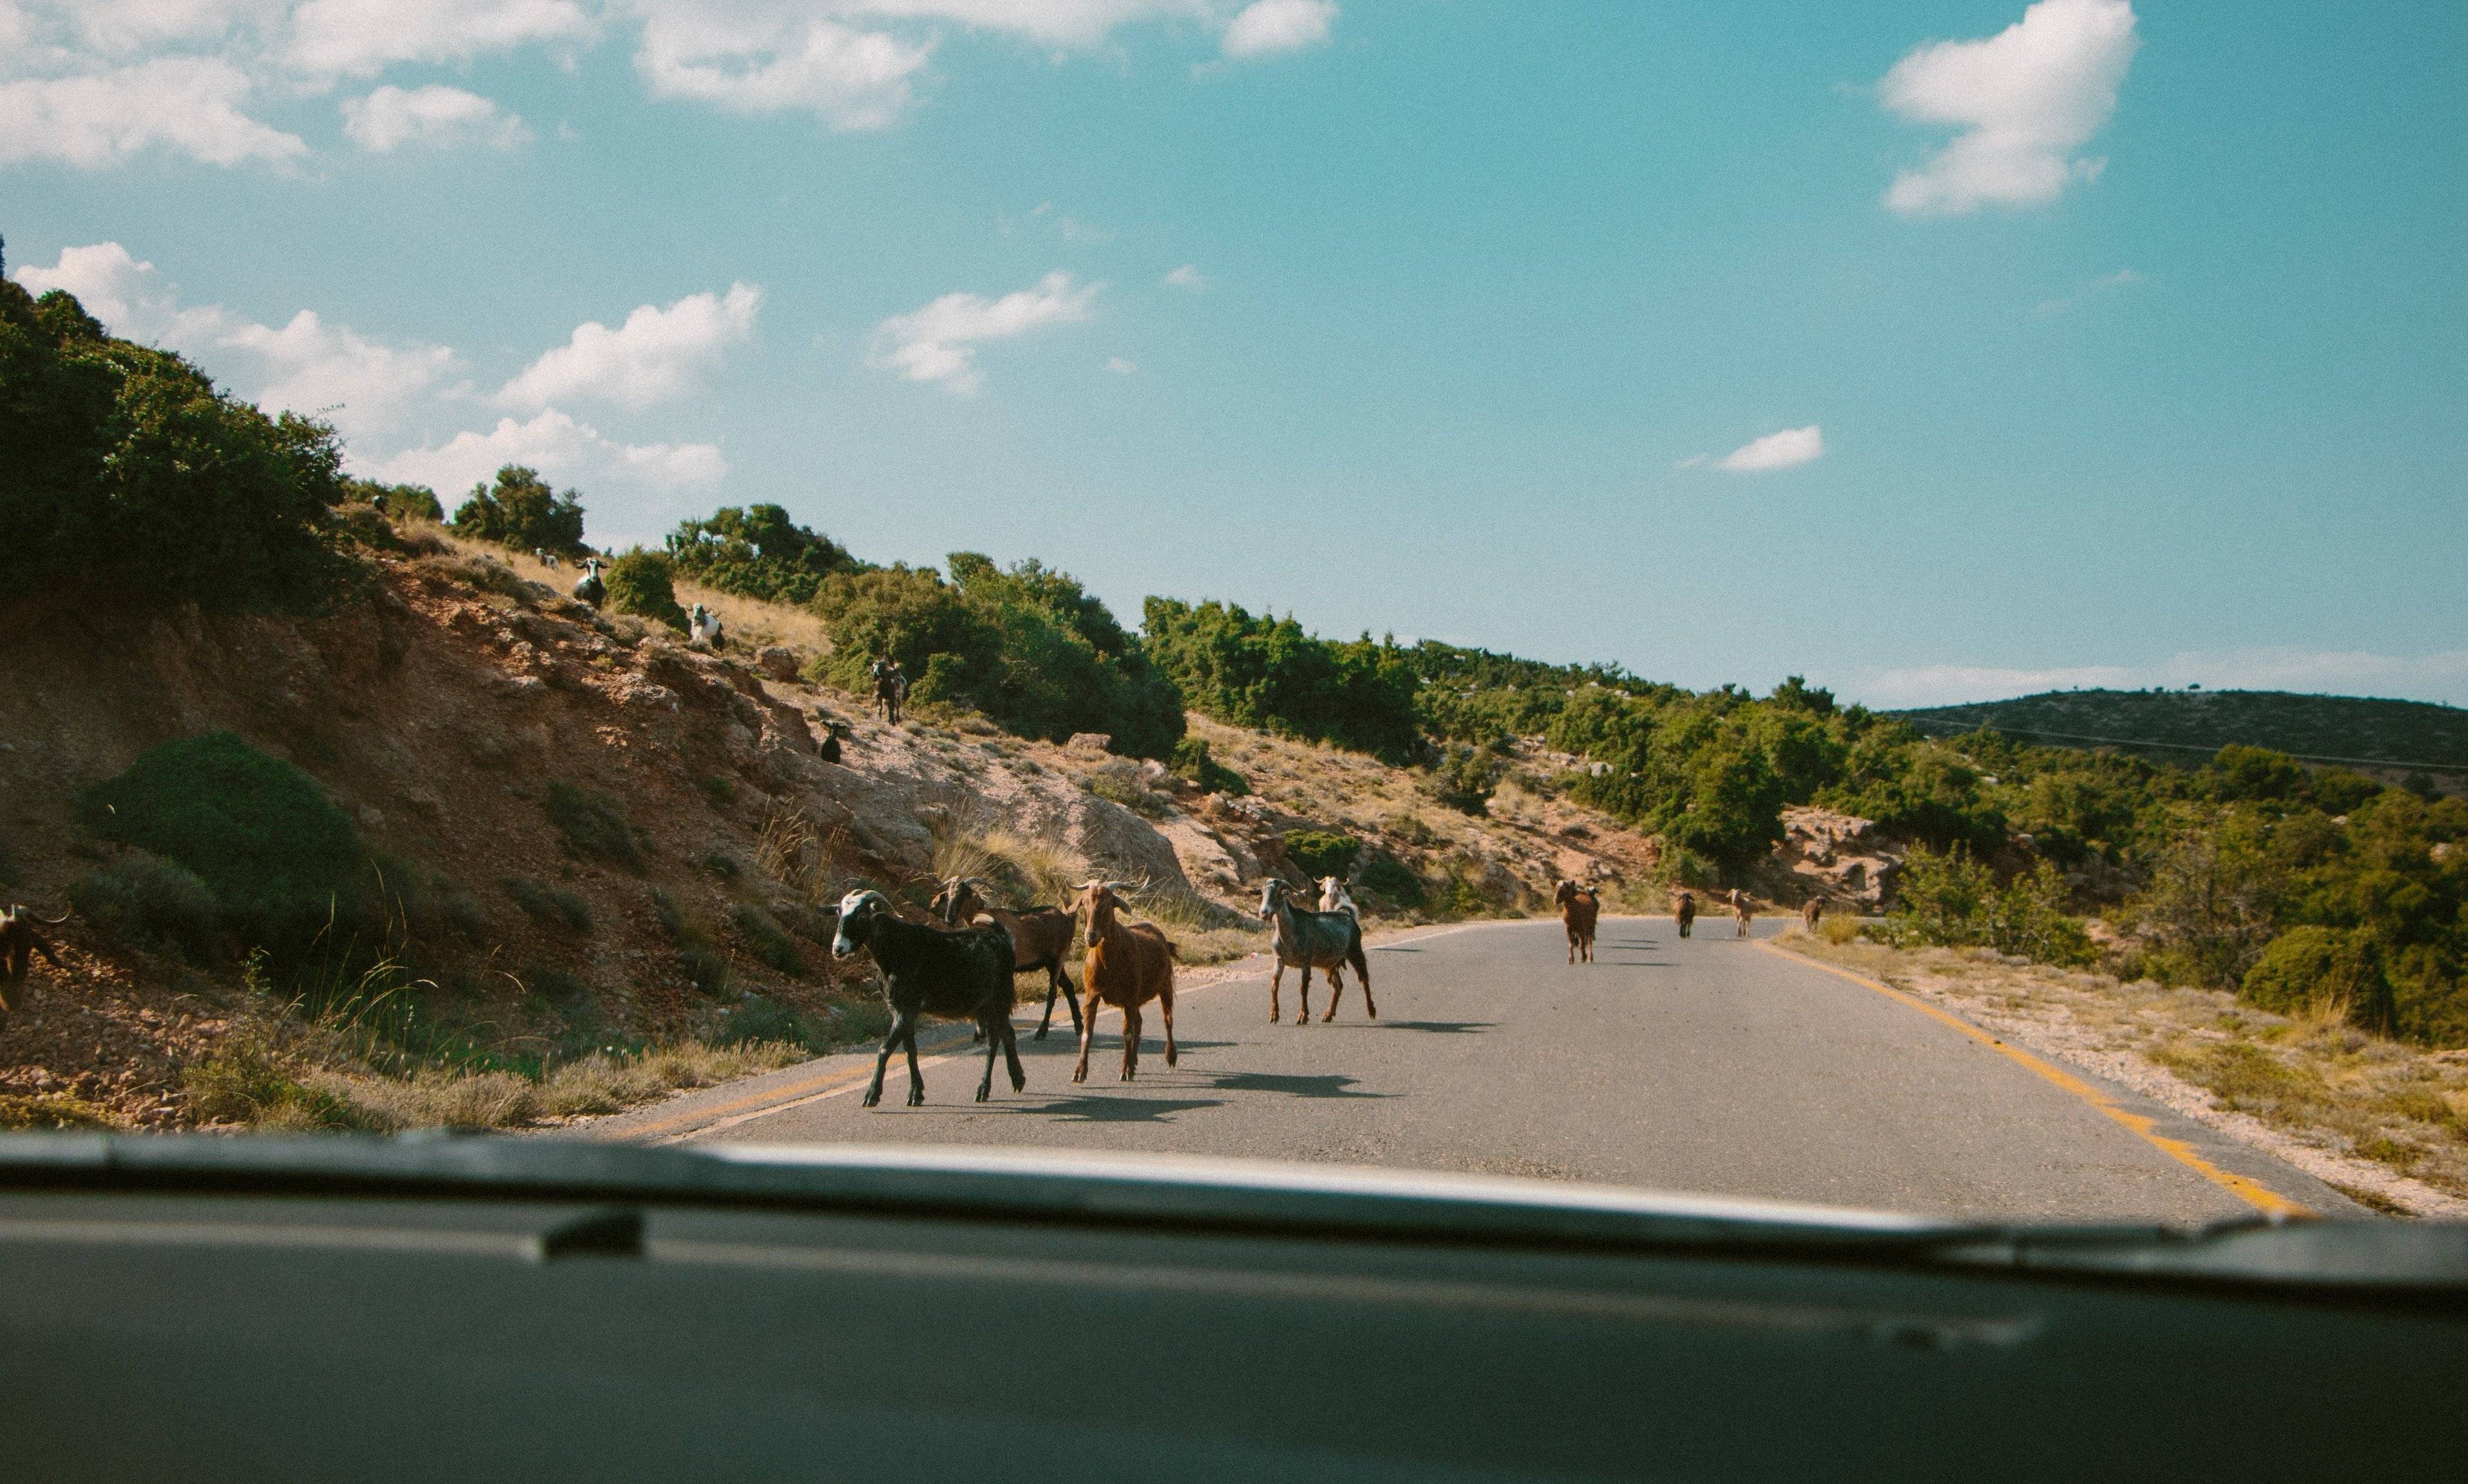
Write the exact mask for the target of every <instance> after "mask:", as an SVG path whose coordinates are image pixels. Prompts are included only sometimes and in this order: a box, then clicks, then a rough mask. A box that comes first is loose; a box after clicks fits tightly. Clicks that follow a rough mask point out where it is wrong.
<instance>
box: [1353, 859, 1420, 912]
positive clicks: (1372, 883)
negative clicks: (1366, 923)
mask: <svg viewBox="0 0 2468 1484" xmlns="http://www.w3.org/2000/svg"><path fill="white" fill-rule="evenodd" d="M1356 884H1357V885H1358V886H1359V887H1360V889H1361V892H1362V895H1363V896H1365V897H1368V898H1372V899H1375V900H1378V901H1382V902H1388V903H1390V904H1392V905H1395V906H1400V907H1412V908H1420V907H1422V906H1423V905H1424V904H1425V903H1426V902H1428V901H1429V899H1430V894H1429V893H1428V891H1427V890H1426V889H1425V887H1424V885H1423V879H1422V878H1421V877H1419V876H1416V875H1415V874H1414V873H1413V872H1412V871H1410V870H1408V869H1407V868H1406V867H1405V863H1404V862H1403V861H1401V860H1399V859H1398V858H1397V857H1396V856H1391V855H1387V854H1385V853H1384V852H1383V853H1382V854H1380V855H1376V856H1372V857H1371V858H1370V859H1369V860H1368V861H1366V862H1364V863H1363V867H1362V879H1361V880H1360V881H1359V882H1357V883H1356Z"/></svg>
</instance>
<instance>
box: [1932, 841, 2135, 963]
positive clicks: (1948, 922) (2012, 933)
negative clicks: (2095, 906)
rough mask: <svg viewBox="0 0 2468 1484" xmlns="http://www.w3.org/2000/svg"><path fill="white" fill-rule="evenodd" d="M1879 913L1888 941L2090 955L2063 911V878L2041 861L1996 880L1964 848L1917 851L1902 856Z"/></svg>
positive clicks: (2067, 958)
mask: <svg viewBox="0 0 2468 1484" xmlns="http://www.w3.org/2000/svg"><path fill="white" fill-rule="evenodd" d="M1894 897H1895V901H1894V908H1893V910H1892V911H1891V912H1890V913H1888V914H1887V915H1886V918H1885V935H1886V939H1887V941H1888V942H1891V943H1893V944H1896V945H1898V946H1908V945H1912V944H1932V945H1937V946H1940V947H1991V948H1995V949H1996V950H1997V951H1998V952H2000V953H2006V954H2012V955H2015V956H2018V957H2022V958H2028V959H2031V960H2033V961H2034V962H2037V963H2043V964H2059V965H2068V966H2078V965H2083V964H2088V963H2090V962H2091V961H2092V960H2093V959H2094V958H2095V957H2096V956H2097V955H2096V954H2095V953H2094V952H2093V950H2092V948H2091V938H2090V935H2089V934H2087V933H2086V932H2084V930H2083V925H2082V923H2081V921H2080V920H2079V919H2077V918H2075V917H2074V916H2072V915H2071V914H2070V913H2068V911H2067V910H2066V903H2065V882H2064V881H2063V879H2061V878H2059V876H2058V875H2057V870H2056V867H2055V866H2053V865H2050V864H2048V863H2047V862H2045V861H2043V862H2041V864H2040V866H2039V868H2038V869H2037V870H2035V871H2031V872H2027V873H2024V874H2022V875H2019V876H2016V877H2015V878H2014V879H2012V880H2010V881H2007V882H2006V883H2004V884H2003V885H2001V886H2000V885H1999V884H1998V880H1997V873H1996V872H1995V871H1993V870H1991V869H1990V868H1989V867H1988V866H1987V865H1986V864H1984V863H1983V862H1980V861H1977V860H1974V859H1972V858H1971V856H1970V854H1969V853H1968V852H1966V851H1962V850H1955V851H1952V852H1947V853H1943V854H1940V853H1938V852H1935V851H1929V850H1919V851H1914V852H1912V853H1911V855H1910V857H1909V858H1908V859H1907V860H1905V861H1904V862H1903V871H1902V875H1901V877H1900V878H1899V879H1898V880H1897V882H1896V885H1895V888H1894Z"/></svg>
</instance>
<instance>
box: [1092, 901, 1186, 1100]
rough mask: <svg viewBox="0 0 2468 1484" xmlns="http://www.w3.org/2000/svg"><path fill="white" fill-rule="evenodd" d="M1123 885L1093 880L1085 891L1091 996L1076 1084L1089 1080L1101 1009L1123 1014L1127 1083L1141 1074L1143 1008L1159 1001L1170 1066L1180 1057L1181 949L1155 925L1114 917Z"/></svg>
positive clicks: (1124, 1063)
mask: <svg viewBox="0 0 2468 1484" xmlns="http://www.w3.org/2000/svg"><path fill="white" fill-rule="evenodd" d="M1121 886H1122V883H1121V882H1119V881H1090V882H1089V883H1088V884H1086V885H1085V886H1083V887H1082V888H1080V898H1079V901H1077V902H1074V903H1073V910H1074V912H1075V913H1076V914H1077V915H1079V917H1080V918H1081V919H1082V921H1083V922H1084V923H1085V925H1086V926H1087V933H1086V942H1087V945H1088V956H1087V957H1086V958H1085V959H1083V960H1081V963H1080V985H1081V989H1082V991H1083V992H1084V993H1085V994H1086V996H1087V1001H1086V1004H1085V1007H1084V1008H1085V1014H1084V1015H1082V1016H1081V1017H1080V1065H1079V1068H1078V1069H1077V1070H1075V1071H1074V1072H1072V1074H1071V1080H1072V1081H1073V1082H1075V1083H1081V1082H1086V1081H1087V1080H1088V1045H1089V1043H1090V1042H1091V1041H1093V1040H1095V1039H1096V1038H1097V1007H1098V1006H1099V1005H1101V1004H1106V1005H1112V1006H1114V1007H1115V1008H1117V1009H1119V1010H1121V1011H1122V1013H1123V1081H1125V1082H1130V1081H1131V1079H1133V1078H1134V1077H1137V1076H1138V1075H1139V1070H1140V1007H1141V1006H1142V1005H1145V1004H1147V1003H1148V1002H1149V1001H1150V1000H1153V999H1154V1000H1155V1001H1156V1002H1157V1010H1158V1012H1159V1014H1161V1015H1162V1016H1164V1017H1165V1064H1166V1065H1168V1066H1172V1065H1174V1064H1175V1062H1177V1061H1178V1060H1179V1059H1180V1054H1179V1053H1178V1052H1177V1051H1176V1050H1175V1045H1174V960H1175V954H1176V951H1177V950H1176V948H1175V946H1174V944H1173V943H1171V942H1170V941H1168V940H1167V938H1166V935H1165V934H1164V933H1162V932H1160V931H1158V930H1157V928H1156V926H1155V925H1154V924H1150V923H1131V924H1128V925H1127V924H1124V923H1122V922H1120V921H1118V920H1116V918H1115V916H1114V914H1115V913H1116V911H1117V910H1119V909H1120V908H1121V906H1122V902H1121V900H1120V899H1119V898H1117V897H1116V896H1115V895H1114V893H1115V892H1116V891H1117V890H1120V889H1121Z"/></svg>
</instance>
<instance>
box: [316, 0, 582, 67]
mask: <svg viewBox="0 0 2468 1484" xmlns="http://www.w3.org/2000/svg"><path fill="white" fill-rule="evenodd" d="M289 32H290V35H289V44H288V45H287V46H286V48H285V50H284V59H285V60H286V62H287V63H289V64H290V65H291V66H292V67H294V68H296V69H298V70H299V71H301V72H303V73H306V74H308V75H309V76H310V77H354V78H356V77H369V76H372V75H374V74H376V73H377V72H379V71H382V70H383V69H384V68H386V67H388V66H391V65H392V64H394V63H396V62H415V61H417V62H440V61H468V60H469V59H470V58H472V57H481V56H487V55H490V54H492V53H496V52H504V51H511V50H513V49H514V48H515V47H519V46H524V45H528V44H531V43H534V42H542V41H579V40H582V39H583V38H584V37H586V36H588V35H589V34H591V18H590V17H589V16H588V15H586V14H584V13H583V8H582V7H581V6H580V5H577V4H576V3H575V0H308V3H307V4H305V5H302V6H300V7H298V8H297V9H295V10H294V11H292V12H291V17H290V27H289Z"/></svg>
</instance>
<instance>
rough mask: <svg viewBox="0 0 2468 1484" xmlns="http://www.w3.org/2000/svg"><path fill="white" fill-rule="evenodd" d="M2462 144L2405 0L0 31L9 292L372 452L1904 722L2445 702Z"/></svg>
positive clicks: (401, 461) (307, 20) (631, 501)
mask: <svg viewBox="0 0 2468 1484" xmlns="http://www.w3.org/2000/svg"><path fill="white" fill-rule="evenodd" d="M2463 121H2468V11H2462V10H2461V9H2460V8H2459V7H2457V6H2456V5H2452V4H2448V3H2427V4H2417V5H2389V6H2377V7H2370V8H2363V7H2324V6H2320V5H2317V4H2302V5H2300V4H2286V5H2257V4H2239V5H2225V4H2223V5H2182V6H2161V5H2157V4H2147V5H2145V6H2142V7H2140V8H2135V7H2130V6H2128V5H2127V4H2126V3H2125V0H2043V3H2041V4H2038V5H2033V6H2030V7H2027V8H2025V7H2024V6H2022V5H2021V4H2019V3H2015V0H1990V3H1983V0H1968V3H1959V4H1954V3H1932V4H1908V3H1906V4H1893V5H1884V4H1880V5H1864V6H1863V5H1848V4H1824V5H1800V6H1788V5H1778V4H1777V5H1762V6H1759V5H1738V6H1725V7H1696V6H1669V7H1661V6H1648V5H1642V4H1601V5H1573V4H1571V5H1545V4H1515V5H1510V4H1481V5H1477V4H1471V3H1446V0H1421V3H1411V4H1407V3H1392V4H1382V3H1373V0H1344V3H1343V4H1342V5H1341V6H1340V5H1337V4H1330V3H1327V0H1262V3H1260V4H1257V5H1250V6H1245V5H1243V4H1241V3H1239V0H1225V3H1215V0H1009V3H996V0H813V3H804V4H798V3H789V0H743V3H737V4H729V5H720V4H717V3H708V4H707V3H703V0H634V3H631V4H603V3H599V0H384V3H380V0H309V3H307V4H292V3H286V0H80V3H78V4H75V5H67V4H59V3H57V0H0V232H5V234H6V236H7V243H8V262H9V269H10V272H11V274H12V275H15V276H17V277H18V278H19V279H20V280H21V281H22V282H26V283H28V284H30V285H34V286H38V287H42V286H54V285H60V286H68V287H71V288H73V289H75V290H77V291H78V292H80V295H81V296H82V297H84V298H86V299H87V300H88V302H89V305H90V307H93V308H97V310H98V312H100V313H103V317H104V318H105V319H106V321H107V322H109V323H111V324H113V326H114V328H115V329H117V330H119V331H122V332H124V333H130V334H134V335H136V336H138V337H140V338H145V339H149V340H153V341H156V342H158V343H162V344H166V345H171V346H173V347H175V348H177V349H180V350H182V351H184V352H185V353H187V354H191V355H192V356H193V357H194V358H195V359H196V360H197V361H198V362H199V363H200V364H202V365H204V366H205V367H206V368H207V369H208V370H209V371H211V372H212V373H214V374H215V375H216V376H217V378H219V379H221V380H222V381H224V382H225V383H226V384H227V385H229V386H231V387H233V388H234V389H235V390H237V391H239V392H240V393H241V394H243V395H246V396H250V397H253V398H256V399H258V400H261V401H263V402H264V403H266V404H267V405H269V406H272V405H282V406H292V407H298V408H302V409H304V410H317V409H330V411H329V415H330V416H331V417H332V418H333V419H334V421H335V422H336V423H337V425H338V426H340V427H341V428H342V430H343V431H344V433H345V434H346V436H347V438H348V441H349V445H350V448H351V452H352V456H353V459H354V465H355V466H356V467H357V468H360V469H362V470H364V471H367V472H371V473H375V474H378V475H380V476H384V477H394V478H413V479H419V480H421V481H422V482H425V483H429V484H432V485H435V486H437V487H438V488H439V489H440V491H441V492H442V493H446V494H447V495H448V496H449V498H450V497H451V496H452V495H453V494H454V493H455V492H456V491H459V490H460V489H462V488H464V487H466V486H468V483H469V482H470V481H471V480H472V479H473V478H475V477H478V475H479V474H481V473H484V472H485V471H486V470H487V469H489V468H494V467H495V465H496V464H497V463H500V462H504V461H505V460H507V459H520V460H523V461H525V462H531V463H535V464H537V465H539V466H540V467H542V468H544V469H545V470H546V471H547V472H548V473H549V474H550V475H551V476H552V477H553V478H555V479H557V480H558V481H559V482H560V484H569V485H572V486H575V487H577V488H580V489H581V490H582V491H583V496H584V501H585V504H586V506H587V507H588V508H589V510H590V512H591V522H592V534H593V537H594V538H595V539H597V540H601V541H611V540H615V541H625V540H633V539H643V540H652V539H656V538H657V537H658V536H659V535H660V534H661V533H662V532H663V531H665V530H666V529H667V528H668V527H669V526H671V525H673V524H674V522H675V521H676V520H677V519H679V518H681V517H683V516H685V515H688V514H698V513H701V512H704V511H707V510H709V509H711V508H712V507H714V506H716V505H720V504H732V503H733V504H743V503H747V502H751V501H758V500H770V501H776V502H778V503H780V504H783V505H786V506H787V507H788V509H789V510H790V511H791V512H793V513H794V514H796V516H797V517H798V518H799V519H801V520H804V521H806V522H808V523H811V524H813V525H815V526H818V527H820V528H822V529H824V530H826V531H829V532H830V533H831V534H833V535H834V537H838V538H840V539H841V540H843V541H845V542H847V543H848V544H849V545H850V546H852V547H853V548H854V549H856V550H857V552H859V553H860V554H861V555H864V556H867V557H869V558H873V559H878V560H891V559H906V560H911V561H926V562H939V561H940V560H941V559H942V558H943V556H944V554H945V553H947V552H949V551H952V550H955V549H972V550H981V551H985V552H988V553H990V554H991V555H993V556H994V557H995V558H997V559H1003V560H1012V559H1018V558H1022V557H1031V556H1034V557H1039V558H1041V559H1045V560H1047V561H1049V562H1052V563H1055V564H1058V565H1061V566H1063V567H1064V568H1066V569H1068V570H1070V571H1072V572H1075V573H1077V574H1079V575H1080V576H1081V577H1082V578H1083V579H1084V580H1085V581H1086V582H1089V584H1090V585H1091V586H1092V587H1093V588H1094V589H1095V590H1096V591H1098V592H1099V593H1101V594H1102V595H1104V596H1105V597H1106V598H1107V599H1108V601H1109V602H1110V603H1112V604H1113V605H1115V606H1116V608H1117V610H1118V611H1122V612H1124V613H1125V614H1126V615H1127V616H1131V615H1135V614H1136V612H1137V608H1138V604H1139V599H1140V597H1141V596H1142V595H1143V594H1147V593H1166V594H1172V595H1176V596H1179V597H1186V598H1195V599H1196V598H1200V597H1223V598H1226V599H1230V600H1233V601H1236V602H1240V603H1243V604H1245V605H1248V606H1252V607H1254V608H1257V607H1260V606H1263V605H1272V606H1273V607H1274V608H1275V609H1276V610H1278V611H1280V612H1284V611H1288V610H1291V611H1292V612H1293V613H1295V614H1296V615H1297V616H1298V617H1299V618H1301V619H1302V620H1303V621H1304V622H1305V623H1306V624H1308V625H1310V626H1311V627H1313V628H1318V629H1320V630H1322V631H1325V632H1332V633H1343V634H1351V633H1354V632H1357V631H1360V630H1362V629H1365V628H1368V629H1370V630H1372V631H1374V632H1380V631H1383V630H1386V631H1394V632H1395V633H1397V634H1399V635H1401V636H1431V637H1437V638H1445V639H1449V640H1452V641H1457V642H1462V643H1470V644H1479V645H1483V646H1485V647H1489V648H1494V649H1505V650H1511V651H1517V652H1520V653H1526V654H1532V655H1536V656H1539V657H1543V658H1550V659H1563V660H1575V659H1610V660H1616V661H1618V662H1620V663H1623V664H1625V665H1628V666H1629V667H1630V668H1632V669H1634V670H1635V671H1637V672H1639V673H1641V674H1647V675H1651V676H1655V677H1657V678H1667V679H1672V680H1677V681H1680V682H1683V683H1687V684H1692V685H1699V686H1703V685H1710V684H1715V683H1719V682H1722V681H1725V680H1736V681H1739V682H1742V683H1745V684H1748V685H1750V686H1753V687H1755V688H1758V689H1760V690H1762V689H1764V688H1766V687H1769V686H1771V684H1773V683H1774V682H1776V681H1778V680H1779V679H1780V678H1781V677H1782V676H1783V675H1784V674H1790V673H1803V674H1807V675H1809V676H1810V677H1811V678H1812V679H1815V680H1818V681H1822V682H1825V683H1830V684H1832V685H1834V686H1835V687H1836V688H1837V689H1838V690H1840V691H1841V692H1842V693H1844V694H1846V695H1848V696H1855V697H1858V698H1862V699H1865V700H1868V701H1870V702H1871V703H1875V704H1887V705H1890V704H1915V703H1922V702H1928V701H1938V700H1960V699H1975V698H1982V697H1986V696H1995V695H2001V694H2010V693H2014V692H2019V691H2023V690H2030V689H2037V688H2042V687H2045V686H2047V685H2068V684H2096V683H2106V684H2122V685H2137V686H2138V685H2149V684H2170V685H2182V684H2184V683H2188V682H2199V683H2202V684H2205V685H2208V686H2213V687H2221V686H2228V685H2238V684H2249V685H2266V686H2284V687H2287V688H2292V689H2306V690H2315V689H2319V690H2333V691H2348V692H2357V693H2365V694H2377V695H2396V696H2416V697H2420V698H2426V699H2436V700H2446V701H2450V702H2453V703H2468V602H2463V600H2464V599H2468V499H2463V495H2468V415H2463V414H2468V252H2463V249H2462V246H2461V244H2462V243H2463V242H2468V127H2463ZM304 316H305V317H304Z"/></svg>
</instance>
